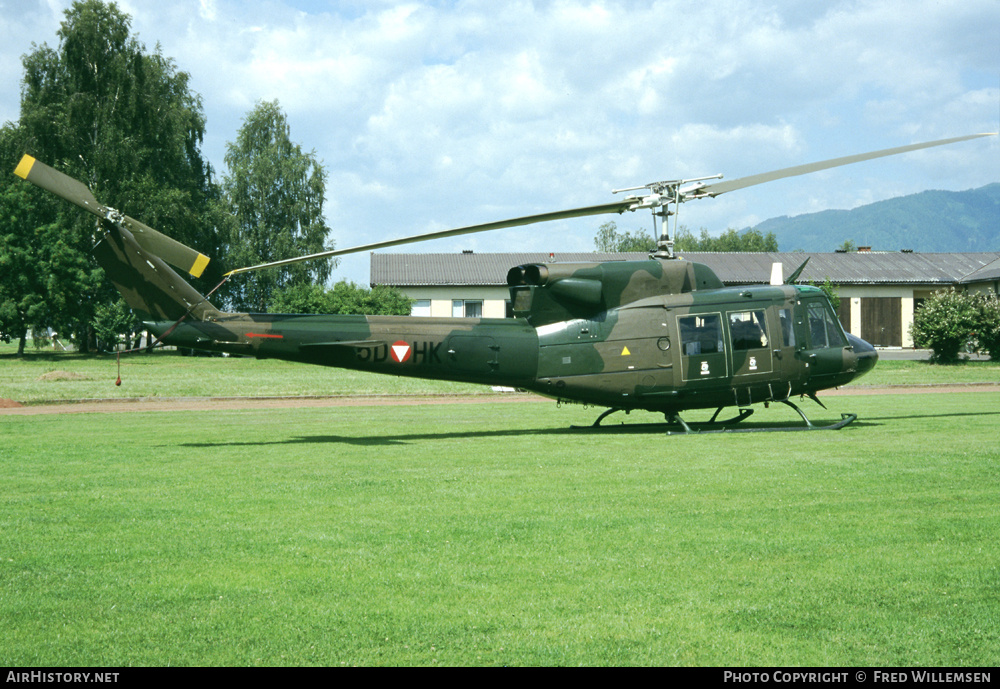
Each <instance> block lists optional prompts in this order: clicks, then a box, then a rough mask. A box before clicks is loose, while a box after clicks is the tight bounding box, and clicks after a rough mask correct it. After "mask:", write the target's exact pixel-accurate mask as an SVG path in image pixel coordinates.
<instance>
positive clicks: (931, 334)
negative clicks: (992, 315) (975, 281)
mask: <svg viewBox="0 0 1000 689" xmlns="http://www.w3.org/2000/svg"><path fill="white" fill-rule="evenodd" d="M979 320H980V310H979V308H978V307H977V304H976V297H975V296H974V295H970V294H966V293H964V292H956V291H955V290H954V288H953V289H949V290H944V291H941V292H935V293H934V295H933V296H932V297H931V298H930V299H927V300H926V301H925V302H924V303H923V304H921V306H920V308H919V309H917V310H916V312H915V313H914V314H913V325H911V326H910V335H911V336H912V337H913V344H914V346H915V347H924V348H928V349H931V350H933V354H932V355H931V361H932V362H934V363H939V364H950V363H954V362H956V361H958V354H959V352H960V351H961V350H962V347H964V346H965V345H966V344H967V343H968V342H970V341H973V339H974V338H975V336H976V335H975V334H976V332H977V327H978V324H979Z"/></svg>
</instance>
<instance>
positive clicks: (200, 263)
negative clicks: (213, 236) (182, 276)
mask: <svg viewBox="0 0 1000 689" xmlns="http://www.w3.org/2000/svg"><path fill="white" fill-rule="evenodd" d="M210 260H211V259H210V258H209V257H208V256H206V255H205V254H198V258H196V259H195V260H194V265H193V266H191V270H189V271H188V272H189V273H191V274H192V275H194V276H195V277H196V278H200V277H201V274H202V273H203V272H205V266H207V265H208V262H209V261H210Z"/></svg>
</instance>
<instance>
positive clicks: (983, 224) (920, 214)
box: [745, 182, 1000, 253]
mask: <svg viewBox="0 0 1000 689" xmlns="http://www.w3.org/2000/svg"><path fill="white" fill-rule="evenodd" d="M745 229H749V228H745ZM754 229H756V230H758V231H759V232H761V233H762V234H764V235H767V233H768V232H773V233H774V235H775V237H776V238H777V240H778V247H779V249H780V250H781V251H798V250H801V251H806V252H817V251H818V252H824V251H835V250H836V249H838V248H840V247H841V246H842V245H843V244H844V242H846V241H848V240H850V241H853V242H854V244H855V245H857V246H870V247H871V248H872V249H873V250H875V251H902V250H913V251H917V252H922V253H934V252H980V251H1000V182H994V183H992V184H987V185H985V186H982V187H978V188H976V189H968V190H965V191H943V190H928V191H922V192H918V193H916V194H910V195H908V196H899V197H896V198H892V199H886V200H884V201H876V202H875V203H870V204H867V205H864V206H858V207H857V208H853V209H851V210H826V211H820V212H818V213H806V214H803V215H796V216H791V217H789V216H787V215H783V216H779V217H776V218H770V219H768V220H765V221H763V222H761V223H760V224H758V225H757V226H756V227H755V228H754Z"/></svg>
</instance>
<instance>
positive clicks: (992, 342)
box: [974, 292, 1000, 361]
mask: <svg viewBox="0 0 1000 689" xmlns="http://www.w3.org/2000/svg"><path fill="white" fill-rule="evenodd" d="M974 299H975V305H976V310H977V311H978V318H977V322H976V348H977V350H978V351H981V352H983V353H985V354H989V355H990V359H991V360H992V361H1000V297H998V296H997V294H996V293H994V292H985V293H979V294H976V295H974Z"/></svg>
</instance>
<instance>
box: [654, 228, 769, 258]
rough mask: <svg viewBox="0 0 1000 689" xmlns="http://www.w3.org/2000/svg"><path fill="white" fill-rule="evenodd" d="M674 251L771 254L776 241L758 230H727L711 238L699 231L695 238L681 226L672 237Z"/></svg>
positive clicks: (703, 231) (704, 231)
mask: <svg viewBox="0 0 1000 689" xmlns="http://www.w3.org/2000/svg"><path fill="white" fill-rule="evenodd" d="M674 249H675V250H676V251H721V252H769V251H770V252H773V251H777V250H778V239H777V237H775V236H774V233H773V232H768V233H767V234H766V235H765V234H762V233H761V232H760V230H755V229H749V230H744V231H743V232H737V231H736V230H734V229H733V228H729V229H728V230H726V231H725V232H723V233H722V234H720V235H719V236H718V237H712V236H710V235H709V234H708V230H706V229H705V228H702V229H701V234H700V236H699V237H695V236H694V233H693V232H691V230H689V229H688V228H687V227H685V226H683V225H681V226H680V228H678V230H677V236H676V237H674Z"/></svg>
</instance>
